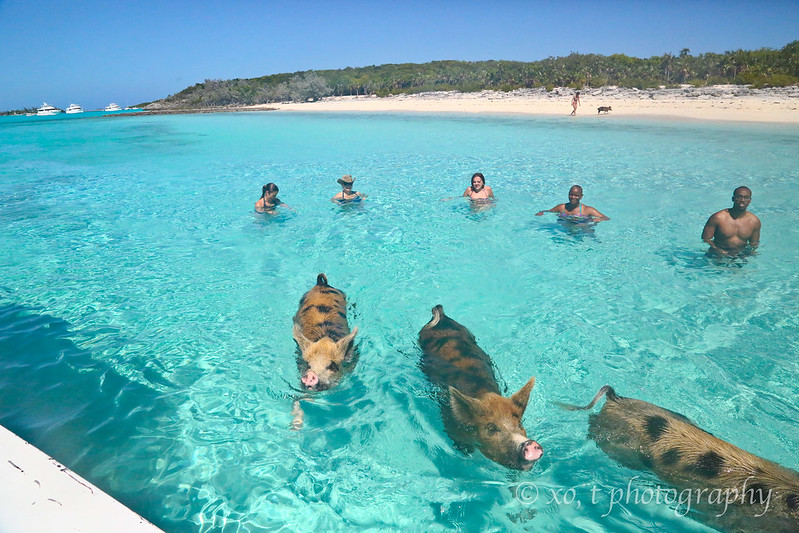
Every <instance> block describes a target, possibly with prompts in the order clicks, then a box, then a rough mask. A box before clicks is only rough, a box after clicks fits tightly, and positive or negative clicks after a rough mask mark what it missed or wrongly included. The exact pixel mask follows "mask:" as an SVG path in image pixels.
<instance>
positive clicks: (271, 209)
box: [255, 183, 294, 215]
mask: <svg viewBox="0 0 799 533" xmlns="http://www.w3.org/2000/svg"><path fill="white" fill-rule="evenodd" d="M278 191H279V189H278V188H277V185H275V184H274V183H267V184H266V185H264V186H263V188H262V189H261V197H260V198H259V199H258V201H257V202H255V210H256V211H258V212H259V213H269V214H272V215H274V214H275V211H276V209H277V206H279V205H280V206H283V207H285V208H286V209H291V208H290V207H289V206H287V205H286V204H284V203H283V202H281V201H280V199H279V198H278V197H277V193H278ZM291 210H292V211H294V210H293V209H291Z"/></svg>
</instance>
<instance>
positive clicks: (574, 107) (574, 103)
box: [569, 91, 580, 117]
mask: <svg viewBox="0 0 799 533" xmlns="http://www.w3.org/2000/svg"><path fill="white" fill-rule="evenodd" d="M578 105H580V91H577V92H576V93H574V97H573V98H572V112H571V115H569V116H570V117H573V116H574V115H575V113H577V106H578Z"/></svg>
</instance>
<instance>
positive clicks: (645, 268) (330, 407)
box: [0, 113, 799, 532]
mask: <svg viewBox="0 0 799 533" xmlns="http://www.w3.org/2000/svg"><path fill="white" fill-rule="evenodd" d="M798 154H799V128H797V127H795V126H768V125H751V124H750V125H739V124H709V123H699V122H696V123H685V122H665V121H660V122H658V121H644V120H640V121H634V120H624V119H619V118H616V117H601V118H596V117H577V118H576V119H574V118H572V119H569V118H568V117H564V118H540V117H539V118H535V117H524V118H514V117H472V116H468V117H467V116H423V115H405V116H401V115H394V116H392V115H381V116H378V115H332V114H312V115H311V114H309V115H302V114H285V113H257V114H255V113H253V114H233V113H231V114H211V115H185V116H156V117H130V118H126V117H117V118H90V117H86V118H82V119H79V120H51V121H34V120H22V119H5V120H3V121H2V122H0V179H1V180H2V181H1V182H0V227H2V232H0V251H1V252H2V255H1V256H0V358H1V359H0V368H1V369H2V370H1V371H0V423H2V424H3V425H5V426H6V427H8V428H9V429H11V430H13V431H15V432H17V433H18V434H20V435H21V436H22V437H24V438H26V439H28V440H30V441H31V442H33V443H34V444H36V445H37V446H39V447H40V448H42V449H43V450H45V451H46V452H47V453H49V454H51V455H53V456H54V457H56V458H57V459H58V460H59V461H62V462H64V463H65V464H67V465H68V466H70V467H71V468H73V469H74V470H76V471H77V472H78V473H80V474H81V475H83V476H85V477H87V478H88V479H89V480H91V481H93V482H94V483H96V484H97V485H99V486H100V487H102V488H104V489H105V490H107V491H109V492H110V493H111V494H112V495H114V496H115V497H117V498H118V499H120V500H121V501H123V502H124V503H126V504H128V505H129V506H131V507H132V508H133V509H135V510H136V511H138V512H139V513H141V514H143V515H144V516H145V517H147V518H148V519H150V520H151V521H153V522H154V523H155V524H157V525H158V526H160V527H162V528H164V529H166V530H168V531H226V532H227V531H274V530H279V529H283V530H287V531H322V530H330V529H339V530H359V529H372V530H410V531H414V530H415V531H443V530H450V529H458V530H464V531H484V530H495V531H499V530H520V531H565V530H573V531H591V532H596V531H613V532H618V531H631V532H633V531H667V530H668V531H707V528H706V527H705V526H703V525H700V524H699V523H698V522H697V521H695V520H694V518H693V517H692V514H689V515H688V516H682V515H683V514H685V513H684V512H682V511H681V510H680V509H678V508H675V506H674V505H665V504H657V503H656V502H650V503H641V502H638V503H636V502H635V501H630V502H629V503H625V504H623V505H616V506H615V507H613V508H612V509H611V508H609V503H610V502H609V492H610V491H611V490H612V489H614V488H622V489H623V488H626V487H627V486H628V483H630V482H631V479H632V487H638V488H639V489H644V488H646V487H652V486H655V485H657V484H659V483H660V482H659V481H658V480H657V478H654V477H653V476H652V475H651V474H647V473H646V472H638V471H633V470H629V469H626V468H624V467H622V466H620V465H619V464H617V463H616V462H614V461H613V460H612V459H610V458H608V457H607V456H605V455H604V454H603V453H602V452H601V451H600V450H599V449H598V448H597V447H596V445H595V444H594V443H593V442H592V441H589V440H587V439H586V433H587V413H584V412H582V413H579V412H578V413H574V412H565V411H561V410H560V409H558V408H557V407H556V406H555V405H553V402H555V401H566V402H574V403H587V402H588V400H589V399H590V398H591V397H592V396H593V395H594V393H595V392H596V391H597V390H598V389H599V387H600V386H602V385H604V384H611V385H613V386H614V387H615V388H616V390H617V392H619V393H620V394H622V395H626V396H631V397H636V398H640V399H644V400H648V401H652V402H655V403H658V404H659V405H661V406H663V407H667V408H669V409H672V410H675V411H678V412H680V413H683V414H685V415H686V416H688V417H690V418H691V419H693V420H694V421H695V422H696V423H697V424H698V425H700V426H701V427H703V428H704V429H706V430H708V431H710V432H712V433H713V434H715V435H717V436H719V437H722V438H724V439H726V440H729V441H731V442H733V443H734V444H736V445H739V446H741V447H743V448H745V449H747V450H749V451H751V452H753V453H755V454H757V455H760V456H762V457H766V458H768V459H771V460H774V461H777V462H779V463H781V464H783V465H785V466H787V467H790V468H794V469H796V468H797V467H799V463H797V459H796V453H795V451H796V443H797V441H798V440H799V423H798V422H797V420H799V384H798V383H799V380H797V377H799V362H798V360H797V357H796V354H797V343H798V342H799V331H798V330H797V320H799V319H798V318H797V317H799V298H798V297H797V296H799V294H797V293H798V292H799V284H797V269H796V258H797V251H798V250H799V230H797V226H798V225H799V224H797V223H799V214H797V213H799V211H798V210H797V203H796V197H797V194H796V193H797V183H799V157H798ZM478 171H479V172H483V173H484V174H485V176H486V180H487V184H488V185H490V186H492V187H493V189H494V191H495V194H496V196H497V200H496V202H495V204H494V205H493V206H490V207H489V208H488V209H484V210H482V209H477V208H474V207H472V206H470V205H469V203H468V201H466V200H465V199H462V198H457V199H452V200H448V201H442V200H443V199H445V198H448V197H452V196H458V195H460V194H461V193H462V192H463V190H464V189H465V188H466V186H467V185H468V183H469V177H470V176H471V174H472V173H474V172H478ZM342 174H352V175H353V176H355V177H356V187H355V188H356V189H357V190H361V191H363V192H365V193H367V194H368V195H369V197H368V199H367V200H366V201H365V202H363V203H362V204H361V205H358V206H346V207H341V206H338V205H335V204H333V203H331V202H330V200H329V199H330V197H332V196H333V195H334V194H335V193H336V192H338V191H339V190H340V188H339V187H338V185H337V184H336V182H335V180H336V178H338V177H340V176H341V175H342ZM269 181H274V182H276V183H277V184H278V185H279V186H280V198H281V199H282V200H283V201H284V202H285V203H287V204H288V205H289V206H291V207H292V208H293V209H295V210H296V212H291V211H288V210H281V212H280V214H279V215H277V216H269V215H260V214H256V213H254V212H253V209H252V207H253V203H254V202H255V201H256V200H257V199H258V197H259V196H260V188H261V185H263V184H264V183H266V182H269ZM574 183H579V184H581V185H582V186H583V187H584V189H585V197H584V202H585V203H586V204H588V205H592V206H594V207H596V208H598V209H599V210H600V211H602V212H603V213H605V214H606V215H608V216H610V217H611V220H610V221H607V222H602V223H600V224H599V225H597V226H596V227H594V228H588V229H579V228H576V229H575V228H569V227H566V226H564V225H561V224H559V223H557V222H556V220H555V218H554V216H553V215H546V216H543V217H536V216H534V214H535V213H536V212H537V211H539V210H541V209H547V208H550V207H552V206H554V205H555V204H558V203H561V202H564V201H566V200H567V198H566V193H567V191H568V188H569V186H571V185H572V184H574ZM741 184H746V185H749V186H750V187H751V188H752V190H753V191H754V194H753V200H752V204H751V207H750V209H751V211H752V212H754V213H756V214H757V215H758V216H759V217H760V218H761V220H762V222H763V231H762V246H761V248H760V249H759V250H758V254H757V255H756V256H755V257H752V258H750V259H748V260H747V261H746V262H740V263H737V264H733V265H726V266H724V265H714V264H712V263H710V262H708V261H707V260H706V259H705V257H704V251H705V246H704V245H703V244H702V243H701V240H700V238H699V234H700V232H701V229H702V225H703V224H704V222H705V221H706V219H707V217H708V216H709V215H710V214H711V213H712V212H714V211H716V210H719V209H722V208H724V207H728V206H729V205H730V204H731V201H730V197H731V193H732V190H733V189H734V188H735V187H736V186H738V185H741ZM319 272H325V273H326V274H327V276H328V277H329V279H330V283H331V284H332V285H333V286H335V287H338V288H341V289H342V290H344V291H345V292H346V293H347V295H348V298H349V301H350V306H351V307H350V311H349V318H350V323H351V325H357V326H359V328H360V334H359V339H360V341H359V346H360V361H359V363H358V366H357V367H356V369H355V371H354V373H353V374H351V375H350V376H349V377H347V378H346V379H345V381H344V382H343V383H342V384H341V386H340V387H338V388H337V389H335V390H333V391H329V392H325V393H322V394H318V395H315V396H314V397H313V398H312V399H306V400H304V401H303V403H302V405H303V407H304V410H305V413H306V414H305V427H304V428H303V429H302V430H301V431H292V430H291V427H290V426H291V420H292V418H291V414H290V411H291V405H292V401H293V400H294V398H296V397H297V395H298V394H297V392H295V388H296V387H297V385H298V373H297V367H296V363H295V344H294V341H293V339H292V336H291V323H292V322H291V319H292V316H293V314H294V313H295V311H296V309H297V303H298V300H299V298H300V296H301V295H302V294H303V293H304V292H305V291H306V290H307V289H309V288H310V287H311V286H312V285H313V284H314V282H315V280H316V275H317V274H318V273H319ZM438 303H441V304H442V305H444V308H445V309H446V311H447V313H448V314H449V315H450V316H452V317H453V318H455V319H456V320H458V321H460V322H461V323H463V324H464V325H466V326H467V327H469V328H470V329H471V331H472V332H473V333H474V334H475V336H476V337H477V340H478V342H479V344H480V345H481V346H482V347H483V348H484V349H485V350H486V352H488V353H489V354H490V355H491V356H492V358H493V361H494V364H495V367H496V370H497V374H498V375H499V376H500V378H501V382H502V383H501V385H502V386H503V387H504V388H505V391H506V392H514V391H515V390H517V389H518V388H519V387H520V386H521V385H522V384H523V383H524V382H525V381H526V380H527V379H528V378H529V377H530V376H533V375H534V376H536V378H537V386H536V388H535V389H534V391H533V393H532V396H531V400H530V405H529V407H528V409H527V413H526V416H525V419H524V423H525V426H526V427H527V429H528V433H529V434H530V435H531V436H532V437H533V438H535V439H537V440H538V441H539V442H540V443H541V444H542V445H543V446H544V448H545V456H544V458H543V459H542V460H541V461H539V463H538V464H537V465H536V466H535V468H534V469H533V470H532V471H530V472H526V473H516V472H511V471H508V470H506V469H504V468H503V467H500V466H498V465H496V464H493V463H491V462H489V461H488V460H487V459H485V458H484V457H483V456H482V455H480V454H479V453H478V454H475V455H471V456H467V455H463V454H461V453H460V452H459V451H457V450H455V448H454V447H453V445H452V442H451V441H450V440H449V438H448V437H447V435H446V434H445V433H444V431H443V429H442V424H441V421H440V417H439V413H438V409H437V405H436V403H435V401H434V399H433V397H432V392H433V391H432V390H431V388H430V386H429V385H428V383H427V382H426V380H425V377H424V375H423V374H422V372H421V370H420V368H419V366H418V361H419V357H420V352H419V349H418V347H417V345H416V339H417V334H418V331H419V329H420V328H421V327H422V326H423V325H424V324H425V323H426V322H427V321H428V320H429V318H430V309H431V308H432V307H433V306H434V305H435V304H438ZM595 410H598V407H597V408H595ZM634 476H641V477H639V478H637V479H635V478H634ZM529 483H534V484H535V485H536V487H537V488H538V490H539V491H540V495H541V496H540V498H539V499H538V500H537V501H535V502H530V501H519V500H520V499H519V498H517V497H516V495H517V490H516V489H517V488H518V487H519V486H521V485H522V484H529ZM524 486H525V487H528V488H529V487H530V485H524ZM592 488H593V489H596V492H595V494H596V498H595V499H596V502H593V501H592V492H591V489H592ZM569 489H573V490H572V491H571V495H572V501H571V502H565V501H561V502H560V503H559V502H558V501H548V500H551V494H554V493H557V491H558V490H560V491H561V494H564V493H566V492H568V491H569ZM553 491H555V492H553ZM522 499H524V498H522ZM528 499H531V498H528Z"/></svg>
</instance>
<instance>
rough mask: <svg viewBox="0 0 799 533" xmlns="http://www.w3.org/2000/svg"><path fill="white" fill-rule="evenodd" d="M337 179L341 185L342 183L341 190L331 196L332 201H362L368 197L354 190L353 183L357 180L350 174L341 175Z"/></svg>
mask: <svg viewBox="0 0 799 533" xmlns="http://www.w3.org/2000/svg"><path fill="white" fill-rule="evenodd" d="M336 181H337V182H338V183H339V185H341V192H340V193H338V194H337V195H335V196H334V197H333V198H331V199H330V200H331V201H333V202H337V203H342V204H343V203H348V202H360V201H361V200H363V199H364V198H366V195H365V194H363V193H361V192H358V191H353V190H352V185H353V183H354V182H355V178H353V177H352V176H350V175H349V174H346V175H344V176H341V177H340V178H339V179H337V180H336Z"/></svg>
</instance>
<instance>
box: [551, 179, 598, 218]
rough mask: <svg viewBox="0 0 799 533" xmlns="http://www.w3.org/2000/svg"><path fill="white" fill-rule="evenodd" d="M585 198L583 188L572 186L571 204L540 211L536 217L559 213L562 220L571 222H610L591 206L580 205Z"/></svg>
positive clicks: (570, 190) (570, 192)
mask: <svg viewBox="0 0 799 533" xmlns="http://www.w3.org/2000/svg"><path fill="white" fill-rule="evenodd" d="M582 198H583V188H582V187H580V186H579V185H572V187H571V189H569V202H568V203H566V204H559V205H556V206H555V207H553V208H552V209H547V210H546V211H539V212H538V213H536V214H535V216H537V217H540V216H541V215H543V214H544V213H557V214H558V217H559V218H560V219H561V220H567V221H569V222H599V221H600V220H610V218H608V217H606V216H605V215H603V214H602V213H600V212H599V211H597V210H596V209H594V208H593V207H591V206H590V205H584V204H581V203H580V200H582Z"/></svg>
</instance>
